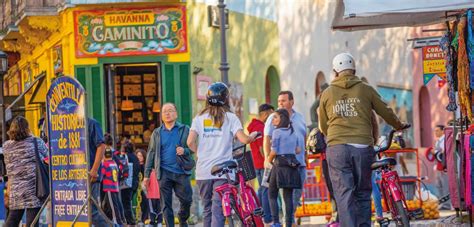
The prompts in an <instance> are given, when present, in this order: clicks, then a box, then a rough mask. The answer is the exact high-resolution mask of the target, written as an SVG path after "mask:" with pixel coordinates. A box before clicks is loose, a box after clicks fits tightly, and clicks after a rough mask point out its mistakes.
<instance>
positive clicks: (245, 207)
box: [211, 145, 263, 227]
mask: <svg viewBox="0 0 474 227" xmlns="http://www.w3.org/2000/svg"><path fill="white" fill-rule="evenodd" d="M242 148H243V153H241V154H237V155H233V156H234V158H233V159H234V160H230V161H226V162H223V163H221V164H218V165H215V166H213V167H212V169H211V174H212V175H213V176H216V175H217V176H219V177H221V176H222V175H225V176H226V179H227V183H226V184H223V185H221V186H219V187H217V188H216V192H217V193H219V195H220V197H221V201H222V211H223V213H224V217H226V219H227V221H228V224H229V226H231V227H234V226H243V227H263V220H262V216H263V209H262V207H261V205H260V202H259V201H258V198H257V194H256V193H255V190H254V189H253V188H252V187H251V186H249V185H247V183H246V182H245V179H244V175H243V173H242V171H243V169H242V167H241V166H239V164H238V163H239V162H238V160H239V159H241V158H244V157H245V153H246V152H247V146H246V145H243V146H239V147H236V148H234V149H233V150H232V151H233V153H234V152H235V151H237V150H240V149H242ZM233 170H234V173H235V179H236V181H233V180H231V179H230V176H229V173H231V172H233Z"/></svg>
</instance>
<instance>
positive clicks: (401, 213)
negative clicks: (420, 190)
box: [395, 200, 410, 227]
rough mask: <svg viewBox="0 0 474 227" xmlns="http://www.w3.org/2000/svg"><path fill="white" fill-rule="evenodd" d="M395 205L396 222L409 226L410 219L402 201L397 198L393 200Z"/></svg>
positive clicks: (404, 226)
mask: <svg viewBox="0 0 474 227" xmlns="http://www.w3.org/2000/svg"><path fill="white" fill-rule="evenodd" d="M395 207H396V208H397V213H398V220H397V224H399V226H403V227H409V226H410V219H408V213H407V210H406V209H405V207H404V206H403V201H402V200H399V201H396V202H395Z"/></svg>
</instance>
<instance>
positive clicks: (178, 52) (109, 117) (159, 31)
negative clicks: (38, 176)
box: [0, 1, 192, 145]
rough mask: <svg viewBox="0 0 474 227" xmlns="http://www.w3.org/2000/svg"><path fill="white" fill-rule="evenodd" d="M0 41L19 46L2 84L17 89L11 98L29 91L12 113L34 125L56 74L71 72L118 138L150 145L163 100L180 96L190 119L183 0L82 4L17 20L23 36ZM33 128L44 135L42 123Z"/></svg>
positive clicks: (183, 115) (92, 112) (93, 111)
mask: <svg viewBox="0 0 474 227" xmlns="http://www.w3.org/2000/svg"><path fill="white" fill-rule="evenodd" d="M176 2H177V1H176ZM7 38H8V37H7ZM0 43H1V46H0V47H1V48H2V49H4V50H6V51H11V52H19V53H20V58H19V61H18V62H17V63H16V64H15V65H14V67H12V68H10V70H9V73H8V75H7V76H6V77H5V87H4V88H5V90H6V91H7V92H6V95H7V96H8V95H10V96H12V97H11V98H7V100H14V98H15V96H18V95H19V94H21V93H24V97H23V98H20V100H21V101H20V102H17V104H15V106H12V107H11V108H10V110H13V111H12V112H10V113H9V114H7V115H9V117H14V116H15V115H19V114H20V115H23V114H24V115H25V116H26V118H27V119H28V120H29V122H30V124H32V125H36V123H38V122H39V121H40V118H41V117H42V116H43V113H44V111H45V108H44V103H45V94H46V91H47V89H48V87H49V85H50V84H51V81H52V80H53V79H54V78H56V77H58V76H73V77H75V78H76V79H78V80H79V81H80V82H81V83H82V85H83V86H84V87H85V88H86V91H87V92H88V97H87V100H88V102H87V110H88V114H89V116H90V117H93V118H95V119H96V120H97V121H99V122H100V123H101V124H102V126H103V128H104V130H105V131H115V132H116V136H117V138H120V137H122V136H128V137H131V138H132V140H133V141H134V142H135V143H137V144H139V145H140V144H142V145H145V144H146V142H147V141H144V138H143V136H142V135H143V132H144V131H145V130H146V129H147V128H148V126H149V125H150V124H152V123H154V124H156V126H158V125H159V122H160V121H159V113H160V108H159V107H160V105H161V104H162V103H164V102H174V103H175V104H176V105H177V107H178V110H179V114H180V116H179V117H180V119H181V120H182V121H183V122H184V123H190V121H191V114H192V110H191V107H192V104H191V72H190V63H189V61H190V59H189V58H190V54H189V47H188V37H187V28H186V6H185V5H184V4H180V3H174V2H171V3H166V4H165V3H160V4H150V3H142V4H139V3H135V4H133V5H132V4H127V3H117V4H115V5H113V6H110V5H83V6H80V5H78V6H75V7H71V8H65V9H64V10H62V11H61V12H60V13H58V15H51V16H30V17H26V18H24V19H23V20H21V21H20V23H19V24H18V34H17V37H15V39H3V40H2V41H0ZM25 91H28V92H26V93H25ZM8 103H9V102H8V101H7V104H8ZM10 103H11V102H10ZM19 104H24V107H21V108H18V107H16V106H17V105H19ZM32 130H33V132H34V134H36V135H39V128H38V127H32Z"/></svg>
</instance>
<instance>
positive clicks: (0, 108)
mask: <svg viewBox="0 0 474 227" xmlns="http://www.w3.org/2000/svg"><path fill="white" fill-rule="evenodd" d="M7 71H8V55H7V54H6V53H5V52H3V51H1V50H0V121H1V123H2V144H3V143H5V141H6V139H7V132H6V130H7V127H6V122H5V104H4V101H3V77H4V76H5V74H7Z"/></svg>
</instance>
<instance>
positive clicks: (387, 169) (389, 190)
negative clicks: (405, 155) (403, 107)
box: [371, 125, 410, 227]
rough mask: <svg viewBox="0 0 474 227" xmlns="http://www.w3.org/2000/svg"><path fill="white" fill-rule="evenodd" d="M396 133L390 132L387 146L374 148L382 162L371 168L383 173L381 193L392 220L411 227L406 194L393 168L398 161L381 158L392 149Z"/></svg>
mask: <svg viewBox="0 0 474 227" xmlns="http://www.w3.org/2000/svg"><path fill="white" fill-rule="evenodd" d="M409 127H410V125H407V126H406V127H405V128H403V129H407V128H409ZM395 132H396V130H392V131H390V134H389V136H388V140H387V142H386V143H385V145H383V146H375V147H374V150H375V152H376V154H377V155H379V158H380V160H378V161H375V162H374V163H373V164H372V166H371V168H372V170H375V171H380V173H381V180H380V189H381V190H380V191H381V192H382V196H383V198H384V200H385V205H386V207H387V208H388V209H389V210H390V213H391V215H392V219H393V220H394V221H396V224H397V226H404V227H408V226H410V218H409V212H408V206H407V204H406V200H405V194H404V193H403V189H402V185H401V183H400V177H399V176H398V174H397V171H395V170H393V169H392V167H393V166H395V165H397V160H396V159H395V158H391V157H384V158H382V157H381V153H382V152H384V151H386V150H388V149H389V148H390V145H391V143H392V139H393V135H394V134H395Z"/></svg>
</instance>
